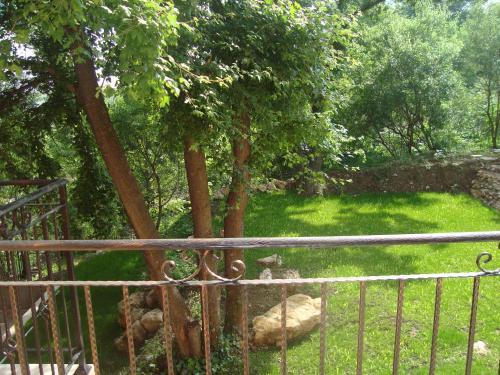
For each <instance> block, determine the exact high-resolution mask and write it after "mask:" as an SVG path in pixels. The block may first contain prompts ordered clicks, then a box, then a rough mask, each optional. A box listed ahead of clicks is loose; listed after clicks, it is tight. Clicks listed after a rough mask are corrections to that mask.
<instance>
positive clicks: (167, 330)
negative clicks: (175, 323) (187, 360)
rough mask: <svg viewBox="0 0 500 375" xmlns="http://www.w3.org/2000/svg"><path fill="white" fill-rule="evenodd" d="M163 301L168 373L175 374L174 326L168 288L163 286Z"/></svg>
mask: <svg viewBox="0 0 500 375" xmlns="http://www.w3.org/2000/svg"><path fill="white" fill-rule="evenodd" d="M160 289H161V301H162V303H161V304H162V306H163V334H164V336H165V352H166V353H167V374H168V375H174V358H173V355H172V326H171V323H170V305H169V298H168V289H167V287H166V286H161V287H160Z"/></svg>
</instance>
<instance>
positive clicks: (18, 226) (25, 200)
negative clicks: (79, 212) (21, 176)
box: [0, 180, 85, 374]
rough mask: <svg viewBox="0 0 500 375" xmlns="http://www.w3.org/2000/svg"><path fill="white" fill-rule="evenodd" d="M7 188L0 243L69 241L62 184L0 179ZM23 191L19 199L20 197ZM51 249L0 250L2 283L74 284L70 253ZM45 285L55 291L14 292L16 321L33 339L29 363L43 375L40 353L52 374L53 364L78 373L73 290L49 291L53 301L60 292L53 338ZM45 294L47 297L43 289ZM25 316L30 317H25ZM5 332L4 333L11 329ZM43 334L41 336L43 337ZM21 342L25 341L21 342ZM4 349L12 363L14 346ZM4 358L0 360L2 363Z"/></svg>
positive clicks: (81, 360)
mask: <svg viewBox="0 0 500 375" xmlns="http://www.w3.org/2000/svg"><path fill="white" fill-rule="evenodd" d="M9 185H10V186H15V187H16V188H15V189H13V190H12V193H14V194H15V195H16V196H18V198H16V199H15V200H13V201H11V202H10V203H8V204H6V205H3V206H0V240H2V241H0V244H1V243H3V242H9V241H14V242H15V241H27V240H30V239H31V240H38V239H39V238H40V237H42V238H43V240H44V241H45V240H53V241H58V240H59V241H61V240H68V239H69V215H68V210H67V194H66V188H65V185H66V181H65V180H52V181H49V180H22V181H0V187H1V186H9ZM34 189H35V190H34ZM23 192H24V195H21V194H22V193H23ZM6 239H8V241H7V240H6ZM54 250H55V249H46V250H44V251H33V250H32V249H30V248H26V249H21V250H16V251H12V252H10V251H5V250H4V249H2V248H1V246H0V251H1V252H0V271H1V275H2V276H1V277H2V279H3V281H27V282H31V281H32V280H36V281H44V280H51V281H56V280H54V278H55V277H57V278H58V279H60V280H62V279H64V278H65V277H66V278H67V279H69V280H74V270H73V259H72V253H71V252H64V253H61V252H58V251H54ZM46 287H51V288H52V287H56V285H45V286H41V285H34V284H30V285H27V288H19V295H18V298H20V299H21V301H22V304H20V305H19V306H18V308H19V312H20V314H21V315H22V316H23V321H22V322H21V323H22V324H26V323H27V321H28V320H29V321H31V326H27V328H26V335H32V336H34V338H33V340H30V341H29V342H30V344H29V345H30V347H29V348H25V349H26V350H30V351H33V352H34V356H33V359H36V362H37V365H38V366H37V371H38V372H39V373H40V374H43V373H44V371H45V372H46V371H47V370H46V368H45V370H44V367H43V365H42V364H43V362H42V359H43V357H44V356H42V353H44V352H46V354H48V359H49V361H50V367H51V370H52V371H51V372H52V373H53V374H55V371H56V369H55V366H54V365H55V364H56V362H57V361H59V362H62V363H68V364H71V363H74V362H75V361H76V362H78V364H79V370H82V369H84V368H85V367H84V366H85V351H84V350H83V335H82V333H81V318H80V312H79V304H78V294H77V290H76V287H74V286H70V287H69V294H68V293H67V292H68V291H67V290H65V289H64V288H57V292H56V291H55V290H53V292H52V297H53V298H54V300H56V299H58V298H57V294H56V293H61V294H62V295H61V300H60V301H58V302H55V304H54V307H55V308H59V309H60V312H61V316H62V320H61V321H62V330H59V329H58V332H57V336H55V335H54V334H53V328H54V327H53V325H52V321H51V319H50V307H51V301H50V300H47V301H45V300H44V297H43V294H44V290H46ZM45 294H47V292H46V291H45ZM40 296H42V297H40ZM39 298H41V302H40V300H37V301H35V299H39ZM68 301H69V304H68V303H67V302H68ZM2 302H3V301H2ZM28 302H29V303H28ZM46 302H48V304H47V303H46ZM39 304H40V305H39ZM28 313H29V318H25V315H26V314H28ZM2 315H3V321H4V322H5V324H6V326H8V327H10V324H11V323H13V322H12V321H11V320H9V319H10V317H9V316H7V314H6V313H5V309H4V310H3V314H2ZM26 316H27V315H26ZM42 318H43V321H42ZM25 319H28V320H25ZM9 322H10V323H9ZM21 328H22V327H21ZM5 331H6V332H5V334H6V335H7V332H10V329H6V330H5ZM12 332H14V330H12ZM51 333H52V336H51ZM42 336H45V337H43V339H42ZM63 336H64V337H63ZM25 342H28V341H27V340H26V339H25ZM42 342H44V344H45V345H46V348H42ZM56 344H57V345H59V346H60V353H62V357H63V358H62V361H61V358H58V354H59V353H58V351H57V350H56V347H57V345H56ZM9 345H10V343H9V342H8V341H7V340H6V341H4V342H1V348H2V355H3V356H5V357H6V358H7V359H8V361H9V363H11V364H12V363H13V361H12V358H13V356H14V355H15V354H16V351H17V350H16V348H15V347H13V351H12V352H11V351H10V349H9V347H8V346H9ZM31 346H33V347H34V348H32V347H31ZM53 354H55V355H53ZM0 357H1V356H0ZM4 359H5V358H4ZM4 359H2V358H0V360H1V361H3V360H4ZM46 360H47V358H45V361H46ZM57 367H58V368H60V363H57ZM12 371H15V366H13V367H12ZM18 371H19V369H18Z"/></svg>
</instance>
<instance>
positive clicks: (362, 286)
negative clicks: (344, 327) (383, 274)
mask: <svg viewBox="0 0 500 375" xmlns="http://www.w3.org/2000/svg"><path fill="white" fill-rule="evenodd" d="M365 304H366V282H365V281H361V282H360V283H359V328H358V351H357V356H356V375H361V374H362V373H363V341H364V335H365Z"/></svg>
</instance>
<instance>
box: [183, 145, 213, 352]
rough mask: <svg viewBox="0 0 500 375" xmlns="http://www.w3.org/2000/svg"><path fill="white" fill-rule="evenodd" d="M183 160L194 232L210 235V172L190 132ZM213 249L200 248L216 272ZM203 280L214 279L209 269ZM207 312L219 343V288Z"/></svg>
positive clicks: (211, 332) (197, 234) (203, 155)
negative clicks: (208, 172) (208, 173)
mask: <svg viewBox="0 0 500 375" xmlns="http://www.w3.org/2000/svg"><path fill="white" fill-rule="evenodd" d="M184 163H185V165H186V175H187V182H188V187H189V198H190V200H191V215H192V218H193V226H194V236H195V237H196V238H211V237H213V232H212V211H211V206H210V193H209V191H208V176H207V168H206V163H205V154H204V153H203V151H202V150H201V149H200V148H196V141H195V139H194V138H193V137H191V136H186V137H185V138H184ZM212 255H213V251H207V250H201V251H200V259H201V257H202V256H205V261H206V265H207V266H208V267H209V268H210V269H211V270H212V271H214V272H216V271H217V269H216V267H217V262H216V260H215V258H214V257H213V256H212ZM200 279H201V280H212V279H213V277H212V275H210V274H209V273H208V272H207V271H206V269H202V270H201V273H200ZM208 301H209V303H208V313H209V327H210V342H211V343H212V345H213V344H215V343H217V338H218V333H219V325H220V289H219V287H210V288H208Z"/></svg>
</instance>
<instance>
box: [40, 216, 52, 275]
mask: <svg viewBox="0 0 500 375" xmlns="http://www.w3.org/2000/svg"><path fill="white" fill-rule="evenodd" d="M44 214H45V208H44V207H43V206H41V207H40V215H44ZM41 225H42V237H43V239H44V240H50V236H49V228H48V226H47V218H43V219H42V224H41ZM44 255H45V263H46V264H47V276H48V277H49V280H54V273H53V269H52V258H51V257H50V251H44Z"/></svg>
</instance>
